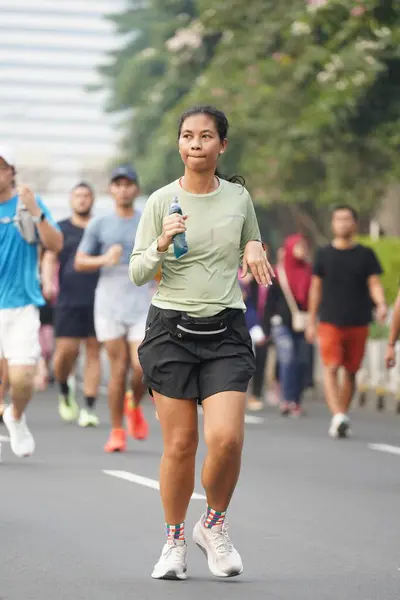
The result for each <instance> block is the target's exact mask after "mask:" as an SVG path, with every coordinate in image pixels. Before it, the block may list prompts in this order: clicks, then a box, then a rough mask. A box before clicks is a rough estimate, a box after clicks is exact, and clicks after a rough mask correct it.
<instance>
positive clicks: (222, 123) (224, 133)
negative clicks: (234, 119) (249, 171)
mask: <svg viewBox="0 0 400 600" xmlns="http://www.w3.org/2000/svg"><path fill="white" fill-rule="evenodd" d="M194 115H207V116H208V117H211V119H213V121H214V123H215V126H216V128H217V131H218V136H219V139H220V140H221V142H224V141H225V140H226V139H227V137H228V129H229V122H228V119H227V118H226V115H225V113H223V112H222V110H218V108H215V107H214V106H210V105H209V104H197V105H196V106H192V108H189V109H188V110H185V112H184V113H183V114H182V115H181V117H180V119H179V123H178V139H179V138H180V137H181V133H182V127H183V124H184V122H185V121H186V119H187V118H188V117H193V116H194ZM215 175H216V176H217V177H219V178H220V179H225V180H226V181H230V182H231V183H238V184H240V185H242V186H244V185H245V183H246V182H245V180H244V178H243V177H241V176H240V175H233V176H232V177H227V176H226V175H222V174H221V173H220V172H219V171H218V169H216V170H215Z"/></svg>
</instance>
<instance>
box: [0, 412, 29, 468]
mask: <svg viewBox="0 0 400 600" xmlns="http://www.w3.org/2000/svg"><path fill="white" fill-rule="evenodd" d="M3 421H4V425H5V426H6V427H7V430H8V433H9V435H10V445H11V450H12V451H13V452H14V454H15V455H16V456H18V457H19V458H22V457H24V456H31V454H33V453H34V452H35V440H34V439H33V435H32V434H31V432H30V431H29V429H28V426H27V424H26V417H25V415H22V417H21V418H20V420H19V421H17V420H16V419H14V416H13V413H12V406H7V408H6V409H5V411H4V414H3Z"/></svg>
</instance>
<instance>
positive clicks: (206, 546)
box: [193, 515, 243, 577]
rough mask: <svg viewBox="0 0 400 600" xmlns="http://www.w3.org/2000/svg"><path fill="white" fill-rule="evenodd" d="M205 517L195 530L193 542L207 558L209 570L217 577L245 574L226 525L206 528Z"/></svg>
mask: <svg viewBox="0 0 400 600" xmlns="http://www.w3.org/2000/svg"><path fill="white" fill-rule="evenodd" d="M204 518H205V515H203V516H202V517H201V519H200V521H199V522H198V523H196V525H195V526H194V529H193V541H194V542H195V544H197V546H198V547H199V548H200V550H201V551H202V552H203V553H204V555H205V556H206V558H207V562H208V568H209V569H210V571H211V573H212V574H213V575H215V577H235V576H236V575H240V574H241V573H242V572H243V563H242V559H241V558H240V554H239V552H238V551H237V550H236V549H235V547H234V545H233V544H232V542H231V540H230V538H229V535H228V531H227V526H226V524H224V525H222V526H221V527H212V528H211V529H207V528H206V527H204Z"/></svg>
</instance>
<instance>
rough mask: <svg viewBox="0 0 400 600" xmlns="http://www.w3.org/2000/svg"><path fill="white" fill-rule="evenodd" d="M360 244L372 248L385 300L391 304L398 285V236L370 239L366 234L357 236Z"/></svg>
mask: <svg viewBox="0 0 400 600" xmlns="http://www.w3.org/2000/svg"><path fill="white" fill-rule="evenodd" d="M358 241H359V242H360V244H364V245H365V246H369V247H370V248H373V250H374V251H375V253H376V255H377V257H378V258H379V260H380V262H381V265H382V268H383V271H384V273H383V275H382V283H383V287H384V289H385V296H386V302H387V303H388V304H389V305H392V304H393V303H394V301H395V299H396V296H397V293H398V291H399V285H400V238H397V237H396V238H395V237H382V238H380V239H378V240H372V239H371V238H370V237H368V236H359V238H358Z"/></svg>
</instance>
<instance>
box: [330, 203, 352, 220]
mask: <svg viewBox="0 0 400 600" xmlns="http://www.w3.org/2000/svg"><path fill="white" fill-rule="evenodd" d="M339 210H347V211H348V212H349V213H351V216H352V217H353V219H354V221H355V222H356V223H358V212H357V211H356V209H355V208H353V207H352V206H350V204H336V205H335V206H334V207H333V208H332V210H331V216H332V217H333V216H334V215H335V213H337V212H338V211H339Z"/></svg>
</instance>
